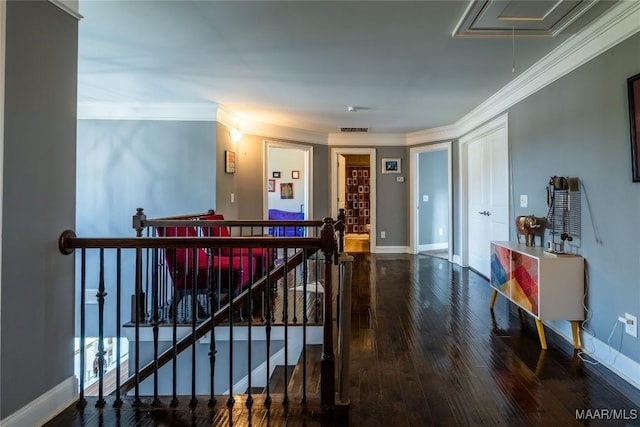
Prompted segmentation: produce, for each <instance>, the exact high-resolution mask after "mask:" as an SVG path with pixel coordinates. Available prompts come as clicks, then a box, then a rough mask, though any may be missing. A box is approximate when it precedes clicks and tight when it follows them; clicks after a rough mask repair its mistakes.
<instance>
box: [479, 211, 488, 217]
mask: <svg viewBox="0 0 640 427" xmlns="http://www.w3.org/2000/svg"><path fill="white" fill-rule="evenodd" d="M478 213H479V214H480V215H484V216H489V215H491V213H490V212H489V211H482V212H478Z"/></svg>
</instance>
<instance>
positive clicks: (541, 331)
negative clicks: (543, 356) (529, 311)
mask: <svg viewBox="0 0 640 427" xmlns="http://www.w3.org/2000/svg"><path fill="white" fill-rule="evenodd" d="M535 321H536V328H538V336H539V337H540V345H541V346H542V349H543V350H546V349H547V339H546V338H545V337H544V326H543V325H542V320H540V319H537V318H536V319H535Z"/></svg>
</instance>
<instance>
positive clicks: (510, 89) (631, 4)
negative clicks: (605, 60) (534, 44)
mask: <svg viewBox="0 0 640 427" xmlns="http://www.w3.org/2000/svg"><path fill="white" fill-rule="evenodd" d="M638 31H640V1H620V2H618V3H617V4H616V5H614V6H612V7H611V8H610V9H609V10H608V11H606V12H605V13H604V14H603V15H602V16H600V17H599V18H597V19H596V20H595V21H594V22H593V23H592V24H591V25H590V26H589V27H587V28H586V29H585V30H584V31H582V32H579V33H577V34H576V35H574V36H572V37H571V38H569V39H568V40H566V41H565V42H564V43H562V44H561V45H560V46H558V47H557V48H556V49H554V50H553V51H552V52H550V53H549V54H548V55H546V56H545V57H544V58H542V59H541V60H540V61H538V62H537V63H535V64H534V65H533V66H531V67H530V68H529V69H527V70H526V71H525V72H523V73H522V74H521V75H519V76H518V77H516V78H515V79H514V80H513V81H511V82H510V83H509V84H507V85H506V86H505V87H503V88H502V89H500V90H499V91H498V92H496V93H495V94H493V95H492V96H491V97H489V98H488V99H487V100H486V101H484V102H483V103H482V104H480V105H479V106H478V107H476V108H475V109H474V110H472V111H471V112H470V113H468V114H467V115H465V116H464V117H462V118H461V119H460V120H458V121H457V122H456V123H455V124H454V125H453V127H454V128H455V129H456V130H457V132H458V136H461V135H464V134H465V133H467V132H470V131H471V130H473V129H475V128H476V127H478V126H480V125H481V124H482V123H484V122H486V121H487V120H490V119H491V118H492V117H495V116H496V115H498V114H500V113H502V112H504V111H505V110H507V109H508V108H509V107H511V106H513V105H515V104H516V103H518V102H520V101H522V100H523V99H525V98H527V97H528V96H531V95H532V94H534V93H535V92H537V91H539V90H540V89H542V88H544V87H546V86H548V85H550V84H551V83H553V82H554V81H556V80H558V79H559V78H561V77H563V76H565V75H567V74H569V73H570V72H571V71H573V70H575V69H576V68H578V67H580V66H581V65H583V64H585V63H586V62H588V61H589V60H591V59H593V58H595V57H596V56H598V55H599V54H601V53H602V52H605V51H606V50H608V49H611V48H612V47H613V46H615V45H617V44H618V43H620V42H622V41H623V40H625V39H627V38H628V37H630V36H632V35H633V34H635V33H637V32H638Z"/></svg>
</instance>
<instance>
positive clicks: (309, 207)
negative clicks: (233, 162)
mask: <svg viewBox="0 0 640 427" xmlns="http://www.w3.org/2000/svg"><path fill="white" fill-rule="evenodd" d="M272 147H273V148H282V149H287V150H298V151H304V165H305V168H306V170H305V171H304V174H305V178H306V179H305V182H306V184H307V188H306V191H305V197H304V215H305V216H304V218H305V220H309V219H313V218H314V216H313V215H314V213H313V146H311V145H305V144H292V143H289V142H282V141H272V140H266V139H265V140H264V141H263V149H264V162H263V170H262V176H263V181H262V207H263V212H262V215H263V218H264V219H265V220H267V219H268V214H269V212H268V209H269V204H268V198H269V191H268V189H267V180H268V179H269V178H271V177H270V176H269V175H268V174H269V171H268V169H269V148H272Z"/></svg>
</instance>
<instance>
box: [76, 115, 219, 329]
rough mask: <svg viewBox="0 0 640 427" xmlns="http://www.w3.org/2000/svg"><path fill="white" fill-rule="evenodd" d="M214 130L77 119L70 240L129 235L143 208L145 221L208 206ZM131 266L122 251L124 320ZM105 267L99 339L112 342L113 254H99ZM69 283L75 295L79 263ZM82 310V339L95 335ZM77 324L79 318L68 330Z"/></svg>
mask: <svg viewBox="0 0 640 427" xmlns="http://www.w3.org/2000/svg"><path fill="white" fill-rule="evenodd" d="M215 129H216V123H215V122H175V121H154V120H79V121H78V142H77V156H78V165H77V179H76V181H75V182H76V186H77V195H78V206H77V209H76V228H75V230H76V234H77V235H78V236H82V237H106V236H110V237H134V236H135V232H134V230H133V229H132V228H131V225H132V224H131V217H132V215H133V214H135V212H136V208H138V207H142V208H144V210H145V213H146V214H147V218H158V217H161V216H171V215H180V214H187V213H197V212H205V211H207V209H210V208H215V197H216V184H215V183H216V169H217V168H220V166H218V167H217V166H216V162H215V150H216V148H215V145H216V142H215ZM222 168H223V169H224V165H223V166H222ZM98 255H99V254H98V252H97V251H88V252H87V272H88V273H89V274H88V275H87V285H86V287H87V288H89V289H97V288H98V277H97V272H98V268H99V258H98ZM134 264H135V258H134V253H133V251H124V252H123V259H122V283H123V284H125V286H124V289H123V292H122V297H121V303H122V316H123V318H124V319H126V320H129V319H130V318H131V317H130V308H131V305H130V298H131V295H132V293H133V286H132V285H130V284H132V283H134V277H135V276H134V272H135V268H134ZM105 266H106V270H107V271H106V272H105V286H106V291H107V297H106V300H105V304H106V305H105V313H106V317H105V324H106V328H105V334H106V336H115V333H116V331H115V325H116V322H115V313H116V300H115V296H116V289H115V283H116V279H115V259H114V255H113V251H108V252H107V254H106V262H105ZM76 278H77V280H78V289H80V285H79V280H80V263H79V262H78V263H77V271H76ZM78 296H79V292H78ZM78 301H79V299H78ZM86 309H87V316H86V319H87V325H86V327H87V336H98V334H97V309H98V306H97V305H95V304H94V305H87V306H86ZM78 322H79V316H78V317H77V318H76V327H78V325H79V323H78ZM77 330H78V331H79V329H77Z"/></svg>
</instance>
